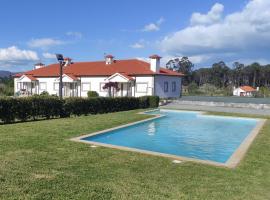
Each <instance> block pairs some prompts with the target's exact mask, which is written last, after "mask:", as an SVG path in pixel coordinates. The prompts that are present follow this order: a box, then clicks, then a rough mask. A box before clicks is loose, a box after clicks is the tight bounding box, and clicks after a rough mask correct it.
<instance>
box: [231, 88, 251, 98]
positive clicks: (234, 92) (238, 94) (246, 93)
mask: <svg viewBox="0 0 270 200" xmlns="http://www.w3.org/2000/svg"><path fill="white" fill-rule="evenodd" d="M241 93H243V95H242V96H246V97H252V96H253V95H254V93H253V92H246V91H244V90H242V89H241V88H236V89H234V90H233V95H234V96H241Z"/></svg>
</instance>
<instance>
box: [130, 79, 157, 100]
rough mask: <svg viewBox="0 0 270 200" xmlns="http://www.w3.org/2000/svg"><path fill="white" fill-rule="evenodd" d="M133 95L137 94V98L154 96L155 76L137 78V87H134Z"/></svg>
mask: <svg viewBox="0 0 270 200" xmlns="http://www.w3.org/2000/svg"><path fill="white" fill-rule="evenodd" d="M132 94H135V97H140V96H146V95H153V94H154V77H153V76H137V77H135V86H133V87H132Z"/></svg>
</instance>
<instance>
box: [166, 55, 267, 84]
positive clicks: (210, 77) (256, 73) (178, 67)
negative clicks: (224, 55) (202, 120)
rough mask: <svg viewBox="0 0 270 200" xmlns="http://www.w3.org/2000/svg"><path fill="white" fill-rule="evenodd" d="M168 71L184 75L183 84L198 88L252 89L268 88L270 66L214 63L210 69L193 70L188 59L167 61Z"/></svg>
mask: <svg viewBox="0 0 270 200" xmlns="http://www.w3.org/2000/svg"><path fill="white" fill-rule="evenodd" d="M166 67H167V68H168V69H172V70H174V71H178V72H181V73H184V74H185V77H184V78H183V84H184V85H189V84H191V83H196V84H197V85H198V86H202V85H204V84H212V85H214V86H215V87H218V88H226V87H229V86H235V87H238V86H243V85H249V86H253V87H268V88H269V87H270V64H267V65H261V64H260V63H257V62H255V63H252V64H250V65H244V64H243V63H240V62H235V63H233V66H232V68H230V67H228V66H227V65H226V63H225V62H223V61H220V62H217V63H214V64H213V65H212V66H211V67H208V68H200V69H195V70H194V64H193V63H192V62H191V61H190V60H189V59H188V57H182V58H181V59H180V58H176V59H172V60H169V61H168V62H167V64H166Z"/></svg>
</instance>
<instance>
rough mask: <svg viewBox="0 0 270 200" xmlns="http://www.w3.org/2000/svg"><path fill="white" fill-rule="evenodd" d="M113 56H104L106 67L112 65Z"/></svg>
mask: <svg viewBox="0 0 270 200" xmlns="http://www.w3.org/2000/svg"><path fill="white" fill-rule="evenodd" d="M113 58H114V57H113V56H112V55H106V56H105V62H106V65H110V64H112V63H113Z"/></svg>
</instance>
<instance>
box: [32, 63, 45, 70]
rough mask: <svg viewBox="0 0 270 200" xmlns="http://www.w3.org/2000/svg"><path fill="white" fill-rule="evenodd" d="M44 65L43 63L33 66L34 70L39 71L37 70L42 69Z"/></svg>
mask: <svg viewBox="0 0 270 200" xmlns="http://www.w3.org/2000/svg"><path fill="white" fill-rule="evenodd" d="M44 66H45V65H44V64H43V63H37V64H35V65H34V69H39V68H42V67H44Z"/></svg>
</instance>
